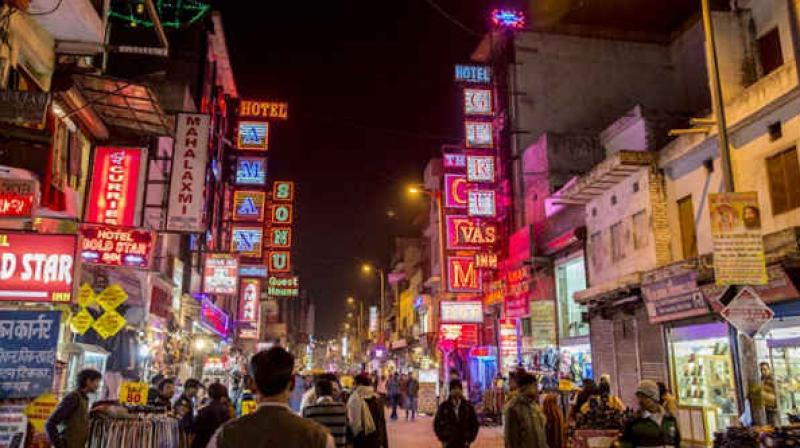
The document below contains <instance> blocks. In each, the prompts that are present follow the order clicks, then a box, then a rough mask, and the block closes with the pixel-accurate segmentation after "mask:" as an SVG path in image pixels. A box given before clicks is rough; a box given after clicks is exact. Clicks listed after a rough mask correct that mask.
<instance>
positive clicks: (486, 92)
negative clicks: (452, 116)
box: [464, 87, 494, 115]
mask: <svg viewBox="0 0 800 448" xmlns="http://www.w3.org/2000/svg"><path fill="white" fill-rule="evenodd" d="M464 113H465V114H466V115H493V114H494V104H493V103H492V90H491V89H476V88H471V87H467V88H465V89H464Z"/></svg>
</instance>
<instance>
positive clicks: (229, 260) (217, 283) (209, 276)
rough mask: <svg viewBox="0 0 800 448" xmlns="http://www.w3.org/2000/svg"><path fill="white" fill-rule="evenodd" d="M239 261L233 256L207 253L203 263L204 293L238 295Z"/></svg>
mask: <svg viewBox="0 0 800 448" xmlns="http://www.w3.org/2000/svg"><path fill="white" fill-rule="evenodd" d="M238 281H239V259H238V258H237V257H236V256H235V255H233V254H226V253H218V254H215V253H206V254H205V260H204V263H203V292H204V293H206V294H225V295H236V286H237V282H238Z"/></svg>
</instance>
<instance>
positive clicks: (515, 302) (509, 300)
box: [503, 295, 531, 319]
mask: <svg viewBox="0 0 800 448" xmlns="http://www.w3.org/2000/svg"><path fill="white" fill-rule="evenodd" d="M530 303H531V301H530V299H529V298H528V297H527V296H524V295H523V296H509V297H506V298H505V301H504V302H503V308H504V312H503V316H504V317H508V318H513V319H518V318H522V317H528V315H529V314H530Z"/></svg>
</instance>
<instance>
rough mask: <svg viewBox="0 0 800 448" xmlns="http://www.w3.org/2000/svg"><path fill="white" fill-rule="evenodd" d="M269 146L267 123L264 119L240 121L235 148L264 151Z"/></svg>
mask: <svg viewBox="0 0 800 448" xmlns="http://www.w3.org/2000/svg"><path fill="white" fill-rule="evenodd" d="M268 147H269V123H267V122H266V121H240V122H239V125H238V132H237V135H236V149H242V150H251V151H266V150H267V148H268Z"/></svg>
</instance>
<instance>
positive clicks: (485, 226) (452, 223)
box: [445, 215, 499, 250]
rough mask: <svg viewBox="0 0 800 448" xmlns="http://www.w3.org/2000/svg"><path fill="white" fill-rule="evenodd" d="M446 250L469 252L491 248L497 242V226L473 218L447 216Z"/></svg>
mask: <svg viewBox="0 0 800 448" xmlns="http://www.w3.org/2000/svg"><path fill="white" fill-rule="evenodd" d="M445 221H446V223H447V248H448V249H453V250H471V249H478V248H481V247H487V246H493V245H494V244H495V243H496V242H497V236H498V232H499V230H498V228H497V224H495V223H492V222H483V221H479V220H476V219H475V218H469V217H466V216H459V215H447V217H446V218H445Z"/></svg>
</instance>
